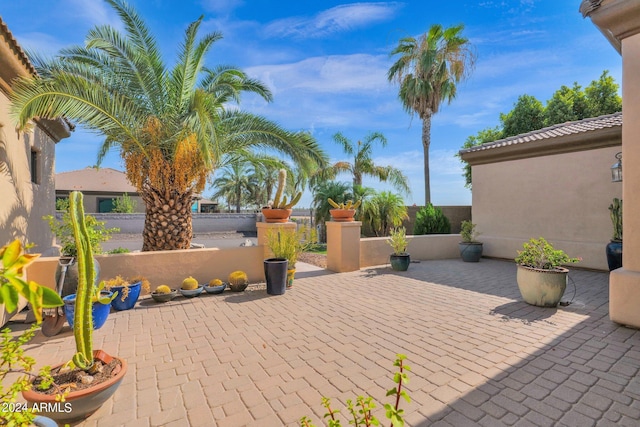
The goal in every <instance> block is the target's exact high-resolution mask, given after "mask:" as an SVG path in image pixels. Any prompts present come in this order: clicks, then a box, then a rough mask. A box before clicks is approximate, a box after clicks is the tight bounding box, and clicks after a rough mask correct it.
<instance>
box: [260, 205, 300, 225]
mask: <svg viewBox="0 0 640 427" xmlns="http://www.w3.org/2000/svg"><path fill="white" fill-rule="evenodd" d="M291 212H293V209H272V208H262V215H263V216H264V219H265V221H266V222H268V223H272V224H273V223H276V224H280V223H285V222H289V217H290V216H291Z"/></svg>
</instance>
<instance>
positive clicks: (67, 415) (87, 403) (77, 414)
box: [22, 350, 127, 423]
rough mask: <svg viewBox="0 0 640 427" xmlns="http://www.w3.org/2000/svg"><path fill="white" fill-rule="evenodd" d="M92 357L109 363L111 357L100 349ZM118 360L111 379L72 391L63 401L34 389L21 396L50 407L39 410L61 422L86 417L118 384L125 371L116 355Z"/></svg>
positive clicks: (28, 400) (124, 363)
mask: <svg viewBox="0 0 640 427" xmlns="http://www.w3.org/2000/svg"><path fill="white" fill-rule="evenodd" d="M93 355H94V358H95V359H98V360H100V361H102V362H103V363H109V360H111V359H113V357H111V356H109V355H108V354H107V353H105V352H104V351H102V350H95V351H94V352H93ZM116 359H118V360H119V361H120V371H119V372H117V373H116V374H115V375H114V376H113V377H111V379H109V380H107V381H105V382H102V383H100V384H97V385H95V386H92V387H89V388H86V389H84V390H78V391H72V392H70V393H69V394H67V395H66V397H65V402H56V396H55V395H48V394H41V393H38V392H37V391H35V390H34V389H31V390H28V391H23V392H22V397H24V399H25V400H26V401H27V402H29V403H37V404H38V406H39V407H45V406H46V407H48V408H51V409H52V411H51V412H45V411H43V412H40V413H41V414H42V415H44V416H47V417H49V418H52V419H54V420H56V421H58V422H61V423H69V422H73V421H77V420H82V419H85V418H87V417H88V416H89V415H91V414H93V413H94V412H95V411H97V410H98V409H99V408H100V407H101V406H102V405H103V404H104V402H106V401H107V400H108V399H109V398H110V397H111V396H112V395H113V393H115V391H116V389H117V388H118V387H119V386H120V383H121V382H122V379H123V378H124V374H126V373H127V362H126V360H124V359H121V358H119V357H116ZM62 365H63V363H61V364H59V365H56V366H54V367H53V368H52V369H51V370H52V371H54V370H55V369H56V368H58V367H60V366H62Z"/></svg>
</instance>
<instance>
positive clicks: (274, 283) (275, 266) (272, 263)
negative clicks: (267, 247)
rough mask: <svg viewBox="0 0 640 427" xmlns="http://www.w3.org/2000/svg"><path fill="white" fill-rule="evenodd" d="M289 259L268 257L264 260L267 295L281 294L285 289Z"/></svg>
mask: <svg viewBox="0 0 640 427" xmlns="http://www.w3.org/2000/svg"><path fill="white" fill-rule="evenodd" d="M288 264H289V261H287V260H286V259H285V258H268V259H265V260H264V278H265V280H266V282H267V293H268V294H269V295H282V294H284V292H285V291H286V289H287V268H288Z"/></svg>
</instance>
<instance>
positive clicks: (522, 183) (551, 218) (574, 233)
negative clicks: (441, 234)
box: [460, 113, 622, 270]
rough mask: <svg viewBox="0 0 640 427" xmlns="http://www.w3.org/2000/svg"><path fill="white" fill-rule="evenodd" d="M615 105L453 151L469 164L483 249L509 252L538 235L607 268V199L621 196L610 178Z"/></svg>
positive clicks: (617, 136) (616, 135) (617, 130)
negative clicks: (587, 115) (596, 114)
mask: <svg viewBox="0 0 640 427" xmlns="http://www.w3.org/2000/svg"><path fill="white" fill-rule="evenodd" d="M621 144H622V113H615V114H610V115H605V116H600V117H594V118H589V119H584V120H579V121H575V122H568V123H563V124H558V125H554V126H551V127H547V128H544V129H540V130H537V131H533V132H529V133H526V134H522V135H517V136H513V137H510V138H506V139H501V140H498V141H494V142H490V143H486V144H483V145H479V146H476V147H472V148H468V149H466V150H462V151H460V155H461V157H462V159H463V160H466V161H467V162H469V164H470V165H471V174H472V180H473V182H472V183H473V186H472V199H473V203H472V214H471V216H472V218H473V222H474V223H476V224H477V225H478V230H479V231H480V232H481V233H482V235H481V236H480V240H482V241H483V242H484V255H486V256H490V257H497V258H514V257H515V256H516V255H517V253H516V251H517V250H518V249H521V247H522V243H523V242H525V241H527V240H529V238H531V237H535V238H538V237H541V236H542V237H544V238H546V239H547V240H548V241H550V242H552V243H553V244H554V246H556V247H558V248H560V249H563V250H564V251H566V252H567V253H568V254H569V255H570V256H572V257H581V258H582V262H581V263H580V264H579V265H580V266H581V267H586V268H594V269H599V270H607V261H606V256H605V246H606V244H607V243H608V242H609V240H610V239H611V237H612V233H613V228H612V224H611V219H610V217H609V210H608V207H609V205H610V204H611V202H612V200H613V198H614V197H618V198H621V197H622V185H621V184H620V183H619V182H612V180H611V166H612V164H614V163H615V162H616V158H615V155H616V153H618V152H620V151H621Z"/></svg>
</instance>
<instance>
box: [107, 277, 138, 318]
mask: <svg viewBox="0 0 640 427" xmlns="http://www.w3.org/2000/svg"><path fill="white" fill-rule="evenodd" d="M141 288H142V282H138V283H134V284H133V285H129V294H128V295H127V297H126V298H125V299H124V301H123V300H122V291H123V290H124V286H112V287H111V290H112V291H113V292H116V291H117V292H118V296H117V297H115V299H114V300H113V301H111V307H113V308H115V309H116V310H118V311H122V310H131V309H132V308H133V306H134V305H136V302H137V301H138V298H139V297H140V289H141Z"/></svg>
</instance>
